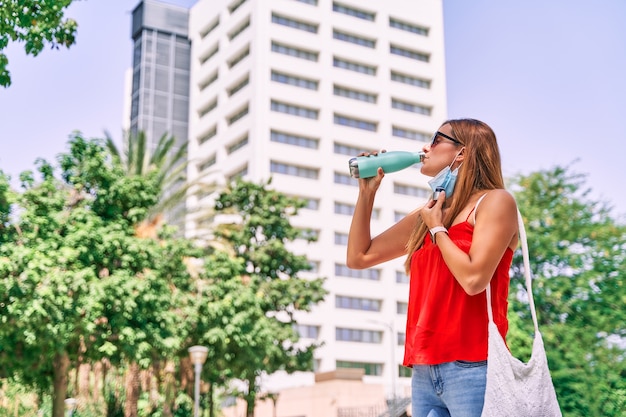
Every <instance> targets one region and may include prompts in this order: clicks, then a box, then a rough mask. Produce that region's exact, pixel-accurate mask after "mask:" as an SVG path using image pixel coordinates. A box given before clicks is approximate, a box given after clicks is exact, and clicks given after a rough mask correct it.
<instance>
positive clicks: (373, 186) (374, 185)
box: [358, 149, 387, 193]
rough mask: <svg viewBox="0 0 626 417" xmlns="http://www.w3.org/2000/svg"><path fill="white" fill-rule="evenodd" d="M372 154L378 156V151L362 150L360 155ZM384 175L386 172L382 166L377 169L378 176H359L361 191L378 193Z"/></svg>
mask: <svg viewBox="0 0 626 417" xmlns="http://www.w3.org/2000/svg"><path fill="white" fill-rule="evenodd" d="M385 152H387V151H386V150H385V149H382V150H381V151H380V153H385ZM370 155H373V156H377V155H378V151H372V152H361V153H360V154H359V155H358V156H370ZM384 177H385V172H384V171H383V169H382V168H381V167H378V170H377V171H376V176H374V177H370V178H359V191H360V192H366V193H376V191H378V187H380V183H381V182H382V180H383V178H384Z"/></svg>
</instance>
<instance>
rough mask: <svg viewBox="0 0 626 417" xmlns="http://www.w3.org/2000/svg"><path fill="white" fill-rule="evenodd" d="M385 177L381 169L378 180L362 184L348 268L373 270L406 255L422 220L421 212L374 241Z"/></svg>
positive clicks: (397, 224) (351, 230) (352, 232)
mask: <svg viewBox="0 0 626 417" xmlns="http://www.w3.org/2000/svg"><path fill="white" fill-rule="evenodd" d="M384 176H385V174H384V173H383V170H382V168H378V175H377V176H376V177H373V178H371V179H360V180H359V197H358V199H357V202H356V206H355V208H354V215H353V216H352V223H351V225H350V232H349V234H348V249H347V255H346V265H347V266H348V268H352V269H364V268H369V267H371V266H374V265H378V264H380V263H382V262H385V261H388V260H391V259H394V258H397V257H399V256H402V255H403V254H405V253H406V244H407V242H408V239H409V236H410V235H411V231H412V230H413V227H414V225H415V221H416V219H417V216H418V211H417V210H416V211H414V212H412V213H410V214H408V215H407V216H406V217H405V218H403V219H402V220H400V221H399V222H398V223H396V224H395V225H393V226H391V227H390V228H389V229H387V230H385V231H384V232H383V233H381V234H380V235H378V236H376V237H375V238H373V239H372V237H371V229H370V221H371V216H372V208H373V206H374V198H375V196H376V192H377V190H378V187H379V186H380V182H381V181H382V179H383V177H384Z"/></svg>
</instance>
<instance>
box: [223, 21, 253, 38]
mask: <svg viewBox="0 0 626 417" xmlns="http://www.w3.org/2000/svg"><path fill="white" fill-rule="evenodd" d="M249 27H250V18H249V17H248V18H247V19H246V20H245V22H243V23H242V24H241V25H239V26H238V27H236V28H235V30H233V31H232V32H230V33H229V34H228V39H229V40H230V41H232V40H233V39H235V38H236V37H237V36H239V35H240V34H241V33H243V31H244V30H246V29H248V28H249Z"/></svg>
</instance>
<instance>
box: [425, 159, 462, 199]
mask: <svg viewBox="0 0 626 417" xmlns="http://www.w3.org/2000/svg"><path fill="white" fill-rule="evenodd" d="M461 150H462V149H461ZM459 153H461V152H460V151H459ZM458 155H459V154H457V155H456V156H458ZM456 156H455V157H454V159H456ZM452 164H454V160H452V163H450V165H448V166H447V167H445V168H444V169H442V170H441V171H439V173H438V174H437V175H435V176H434V177H433V179H431V180H430V181H428V185H430V188H432V189H433V200H437V197H439V191H445V192H446V198H450V196H452V192H453V191H454V185H455V184H456V177H457V175H458V173H459V168H460V167H461V165H462V164H461V165H459V166H458V167H457V168H456V169H455V170H454V171H452V170H451V169H450V167H451V166H452Z"/></svg>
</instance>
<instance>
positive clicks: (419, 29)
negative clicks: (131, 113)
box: [389, 17, 428, 36]
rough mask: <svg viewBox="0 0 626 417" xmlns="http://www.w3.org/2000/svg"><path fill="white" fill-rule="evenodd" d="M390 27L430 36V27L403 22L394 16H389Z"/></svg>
mask: <svg viewBox="0 0 626 417" xmlns="http://www.w3.org/2000/svg"><path fill="white" fill-rule="evenodd" d="M389 27H392V28H395V29H400V30H404V31H406V32H411V33H415V34H416V35H422V36H428V28H425V27H424V26H420V25H416V24H413V23H408V22H403V21H401V20H399V19H395V18H393V17H390V18H389Z"/></svg>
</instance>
